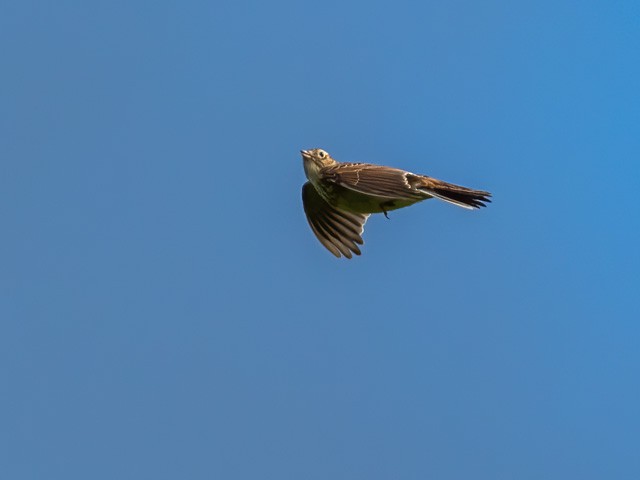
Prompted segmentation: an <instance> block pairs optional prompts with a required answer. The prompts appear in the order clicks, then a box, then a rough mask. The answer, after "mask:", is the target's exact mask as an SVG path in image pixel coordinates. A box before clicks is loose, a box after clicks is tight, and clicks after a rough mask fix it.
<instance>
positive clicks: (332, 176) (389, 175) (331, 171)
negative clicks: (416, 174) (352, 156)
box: [322, 163, 425, 200]
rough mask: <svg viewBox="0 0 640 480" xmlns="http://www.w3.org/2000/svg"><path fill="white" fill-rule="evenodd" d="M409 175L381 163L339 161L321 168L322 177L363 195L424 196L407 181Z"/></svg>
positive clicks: (396, 197) (414, 197) (407, 197)
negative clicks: (336, 163)
mask: <svg viewBox="0 0 640 480" xmlns="http://www.w3.org/2000/svg"><path fill="white" fill-rule="evenodd" d="M409 175H413V174H411V173H409V172H405V171H404V170H399V169H397V168H391V167H384V166H381V165H371V164H368V163H340V164H338V165H335V166H332V167H328V168H325V169H323V172H322V179H323V181H326V182H329V183H334V184H337V185H340V186H342V187H344V188H348V189H350V190H353V191H356V192H359V193H363V194H365V195H375V196H376V197H387V198H390V199H396V200H398V199H407V200H416V199H422V198H425V195H424V193H423V192H420V191H419V190H417V189H416V188H414V186H413V185H412V184H410V183H409V181H408V180H407V176H409Z"/></svg>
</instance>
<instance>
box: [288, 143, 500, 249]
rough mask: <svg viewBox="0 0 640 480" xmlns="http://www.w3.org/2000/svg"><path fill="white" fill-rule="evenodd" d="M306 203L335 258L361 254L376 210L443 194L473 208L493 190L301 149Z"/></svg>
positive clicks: (322, 240) (314, 225)
mask: <svg viewBox="0 0 640 480" xmlns="http://www.w3.org/2000/svg"><path fill="white" fill-rule="evenodd" d="M300 153H302V160H303V163H304V172H305V174H306V176H307V178H308V179H309V181H308V182H307V183H305V184H304V185H303V186H302V204H303V206H304V212H305V214H306V215H307V221H308V222H309V225H310V226H311V230H313V233H314V234H315V236H316V237H318V240H320V243H322V245H324V246H325V247H326V249H327V250H329V251H330V252H331V253H333V254H334V255H335V256H336V257H340V256H341V255H344V256H345V257H347V258H351V257H352V254H353V253H355V254H356V255H360V248H359V247H358V245H362V244H363V243H364V241H363V240H362V232H363V231H364V224H365V223H366V221H367V218H369V215H370V214H372V213H383V214H384V216H385V217H387V218H389V217H388V216H387V212H389V211H391V210H396V209H398V208H403V207H408V206H409V205H413V204H414V203H417V202H421V201H423V200H427V199H429V198H433V197H435V198H439V199H440V200H444V201H445V202H449V203H453V204H454V205H458V206H459V207H463V208H468V209H470V210H473V209H476V208H480V207H485V206H486V205H485V203H487V202H491V200H490V199H489V197H490V196H491V194H490V193H489V192H485V191H484V190H472V189H470V188H466V187H460V186H458V185H454V184H452V183H446V182H443V181H441V180H437V179H435V178H431V177H427V176H425V175H417V174H415V173H411V172H406V171H404V170H399V169H397V168H391V167H384V166H382V165H372V164H369V163H341V162H338V161H336V160H334V159H333V158H331V156H330V155H329V154H328V153H327V152H325V151H324V150H321V149H319V148H315V149H313V150H301V151H300Z"/></svg>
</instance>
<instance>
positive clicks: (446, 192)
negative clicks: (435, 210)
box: [416, 177, 491, 210]
mask: <svg viewBox="0 0 640 480" xmlns="http://www.w3.org/2000/svg"><path fill="white" fill-rule="evenodd" d="M421 183H422V185H416V188H417V189H418V190H421V191H423V192H425V193H428V194H429V195H431V196H432V197H436V198H439V199H440V200H444V201H445V202H449V203H453V204H454V205H458V206H459V207H463V208H468V209H471V210H473V209H475V208H480V207H486V206H487V205H486V204H487V203H491V199H490V198H489V197H491V194H490V193H489V192H485V191H484V190H473V189H471V188H466V187H461V186H460V185H454V184H453V183H447V182H443V181H441V180H436V179H435V178H430V177H423V181H422V182H421Z"/></svg>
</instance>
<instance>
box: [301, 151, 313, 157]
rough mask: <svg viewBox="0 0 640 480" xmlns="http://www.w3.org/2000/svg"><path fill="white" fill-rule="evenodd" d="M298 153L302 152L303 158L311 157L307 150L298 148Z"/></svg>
mask: <svg viewBox="0 0 640 480" xmlns="http://www.w3.org/2000/svg"><path fill="white" fill-rule="evenodd" d="M300 153H301V154H302V156H303V157H304V158H309V157H311V154H310V153H309V150H300Z"/></svg>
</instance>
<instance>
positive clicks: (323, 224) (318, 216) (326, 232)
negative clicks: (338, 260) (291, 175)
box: [302, 182, 369, 258]
mask: <svg viewBox="0 0 640 480" xmlns="http://www.w3.org/2000/svg"><path fill="white" fill-rule="evenodd" d="M302 205H303V206H304V213H305V214H306V216H307V221H308V222H309V226H310V227H311V230H312V231H313V233H314V234H315V236H316V237H317V238H318V240H319V241H320V243H322V245H324V247H325V248H326V249H327V250H329V251H330V252H331V253H332V254H333V255H335V256H336V257H340V256H341V255H343V256H345V257H347V258H351V257H352V256H353V254H356V255H360V253H361V252H360V248H358V245H362V244H363V243H364V241H363V240H362V232H363V231H364V224H365V223H366V221H367V218H369V215H363V214H358V213H351V212H345V211H343V210H339V209H337V208H335V207H332V206H331V205H329V204H328V203H327V202H326V201H325V200H324V199H323V198H322V197H321V196H320V194H319V193H318V192H317V191H316V189H315V187H314V186H313V185H312V184H311V183H310V182H307V183H305V184H304V185H303V187H302Z"/></svg>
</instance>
